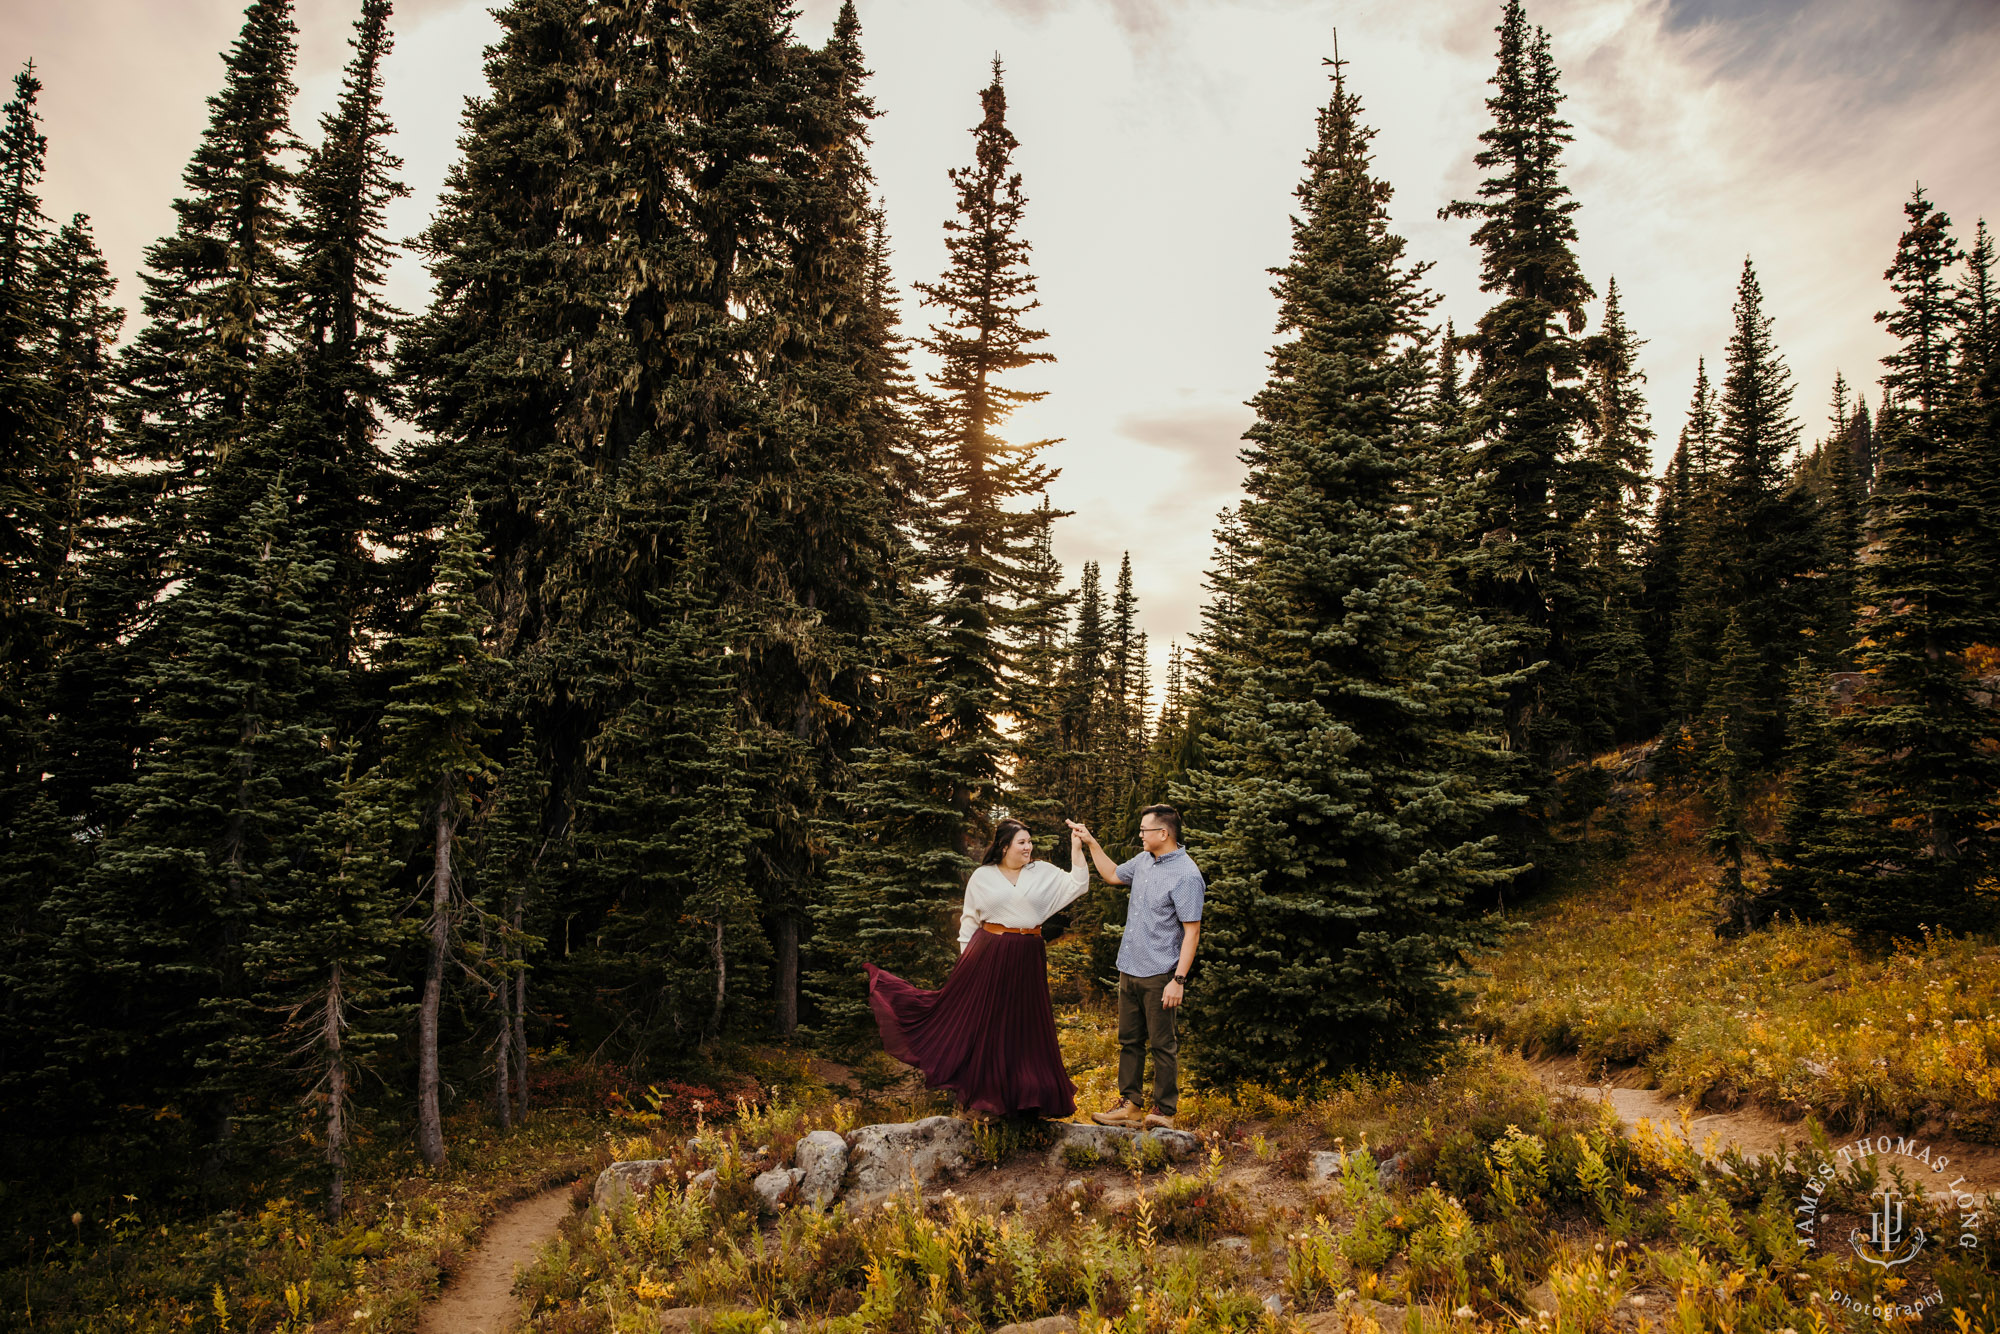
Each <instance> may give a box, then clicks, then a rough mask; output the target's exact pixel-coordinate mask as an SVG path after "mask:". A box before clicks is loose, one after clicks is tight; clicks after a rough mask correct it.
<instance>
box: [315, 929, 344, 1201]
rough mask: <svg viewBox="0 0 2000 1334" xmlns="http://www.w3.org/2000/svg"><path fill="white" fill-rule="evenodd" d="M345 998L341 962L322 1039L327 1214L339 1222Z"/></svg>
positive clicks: (336, 969) (330, 989)
mask: <svg viewBox="0 0 2000 1334" xmlns="http://www.w3.org/2000/svg"><path fill="white" fill-rule="evenodd" d="M346 1005H347V1002H346V998H345V997H344V996H343V995H342V994H341V987H340V965H339V964H335V965H334V966H333V976H332V977H331V978H330V979H329V981H328V983H327V988H326V1019H325V1025H324V1027H323V1029H322V1030H321V1032H322V1041H324V1043H325V1044H326V1161H327V1164H328V1165H329V1166H330V1167H331V1168H332V1169H333V1180H332V1181H331V1182H330V1183H329V1185H328V1187H327V1194H326V1217H327V1221H328V1222H332V1223H338V1222H339V1221H340V1215H341V1213H342V1211H343V1210H344V1209H345V1208H346V1205H347V1052H346V1051H345V1049H343V1048H342V1046H341V1040H340V1039H341V1030H342V1029H343V1028H345V1027H346V1026H347V1025H346V1019H347V1016H346V1015H345V1014H344V1013H343V1011H344V1010H345V1009H346Z"/></svg>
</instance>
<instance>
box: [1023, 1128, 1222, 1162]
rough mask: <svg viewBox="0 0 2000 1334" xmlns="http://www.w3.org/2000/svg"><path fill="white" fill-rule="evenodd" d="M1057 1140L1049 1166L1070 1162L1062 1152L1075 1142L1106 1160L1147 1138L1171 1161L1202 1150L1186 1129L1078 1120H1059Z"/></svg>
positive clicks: (1181, 1159) (1051, 1147) (1179, 1160)
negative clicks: (1141, 1127) (1143, 1129)
mask: <svg viewBox="0 0 2000 1334" xmlns="http://www.w3.org/2000/svg"><path fill="white" fill-rule="evenodd" d="M1052 1124H1053V1125H1054V1127H1055V1132H1056V1142H1055V1143H1054V1144H1052V1145H1050V1146H1049V1166H1051V1167H1063V1166H1066V1165H1067V1163H1068V1161H1069V1160H1068V1159H1067V1158H1066V1157H1065V1156H1064V1153H1063V1151H1064V1150H1065V1149H1067V1148H1069V1146H1070V1145H1072V1144H1074V1145H1077V1146H1079V1147H1081V1148H1085V1149H1089V1150H1091V1151H1092V1152H1094V1153H1096V1154H1097V1156H1098V1157H1099V1158H1100V1159H1102V1160H1103V1161H1105V1162H1107V1163H1115V1162H1117V1161H1118V1155H1119V1154H1120V1152H1122V1151H1123V1149H1124V1147H1125V1146H1126V1145H1127V1144H1130V1143H1133V1142H1135V1141H1143V1140H1147V1139H1152V1140H1155V1141H1157V1142H1158V1143H1159V1145H1160V1146H1161V1147H1162V1148H1164V1149H1165V1150H1166V1151H1167V1159H1168V1161H1169V1162H1176V1163H1180V1162H1186V1161H1187V1160H1188V1159H1190V1158H1192V1157H1194V1156H1195V1155H1196V1154H1198V1153H1200V1152H1201V1140H1200V1138H1199V1137H1198V1136H1195V1135H1191V1134H1189V1133H1188V1132H1187V1131H1185V1130H1165V1129H1156V1130H1148V1131H1146V1132H1144V1133H1143V1134H1141V1133H1140V1132H1139V1131H1136V1130H1133V1129H1130V1128H1129V1127H1126V1126H1100V1125H1088V1124H1083V1123H1080V1122H1076V1121H1056V1122H1053V1123H1052Z"/></svg>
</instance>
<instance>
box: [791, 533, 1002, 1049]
mask: <svg viewBox="0 0 2000 1334" xmlns="http://www.w3.org/2000/svg"><path fill="white" fill-rule="evenodd" d="M914 566H915V562H914V560H913V567H914ZM910 573H911V575H912V577H911V579H910V581H909V582H910V586H909V588H908V590H907V592H906V593H905V594H904V596H903V597H901V598H899V599H898V600H897V601H896V602H895V603H894V604H893V605H892V608H891V611H890V615H889V617H888V618H886V619H885V621H884V623H883V626H882V628H881V629H880V630H878V631H877V633H876V635H875V636H874V637H873V639H872V641H871V642H872V644H873V647H874V650H875V652H876V653H877V654H878V660H879V662H880V663H881V671H882V678H883V679H882V688H881V711H880V722H879V726H878V729H877V731H876V733H875V737H874V744H873V745H870V746H866V747H863V748H861V749H860V750H859V751H857V752H856V754H855V757H854V763H853V770H852V778H851V780H850V782H849V784H848V786H847V788H846V790H845V791H843V792H842V794H841V796H840V798H839V801H838V804H837V805H836V806H835V807H834V808H833V809H832V810H831V811H830V812H829V826H828V828H827V830H826V837H827V839H828V842H829V843H830V844H831V845H832V847H833V849H834V856H833V858H832V861H831V863H830V867H829V879H830V883H829V885H828V891H827V894H826V899H825V902H824V905H823V906H822V908H821V910H820V916H819V924H818V927H819V929H818V936H817V943H816V945H815V948H814V961H815V967H814V970H813V972H812V975H811V977H810V979H809V984H808V990H809V993H810V994H811V996H812V998H813V1000H814V1001H815V1003H816V1006H817V1009H818V1013H819V1023H818V1026H817V1029H816V1032H815V1037H816V1038H817V1039H818V1040H819V1041H821V1042H824V1043H826V1044H827V1045H828V1046H829V1047H830V1048H831V1049H832V1050H835V1051H843V1052H845V1051H854V1050H862V1049H865V1048H867V1047H868V1046H870V1045H872V1044H873V1043H874V1042H876V1041H877V1040H878V1039H877V1036H876V1032H875V1026H874V1015H873V1011H872V1010H871V1009H870V1008H869V1003H868V993H867V977H866V973H865V971H864V969H863V965H864V964H868V963H874V964H877V965H878V966H880V967H883V968H886V969H888V970H889V971H890V972H892V973H895V974H896V975H897V976H899V977H903V978H907V979H910V980H912V981H915V982H918V983H919V984H938V983H942V982H943V980H944V975H945V971H946V969H947V968H948V967H949V965H950V963H951V960H952V958H953V957H954V951H953V948H952V947H953V945H954V944H955V939H954V935H955V933H954V929H953V928H954V913H953V910H954V908H955V907H956V906H957V904H958V902H959V900H960V899H961V898H962V897H963V896H964V885H965V878H966V876H967V875H969V874H970V873H971V870H972V866H973V862H972V859H971V858H970V857H968V856H967V855H966V854H965V853H963V852H962V851H960V840H961V837H962V830H963V822H964V812H963V810H962V808H961V807H960V806H959V804H958V796H959V790H960V785H959V783H958V781H957V777H958V774H959V772H960V771H959V770H958V769H957V768H956V766H955V765H954V763H953V757H954V756H955V755H957V754H959V753H960V752H959V750H958V748H957V742H956V741H955V740H954V739H953V737H952V736H951V734H950V732H949V731H948V730H947V720H948V719H950V718H951V717H953V716H954V714H955V712H956V710H958V709H959V708H960V707H961V703H960V701H959V700H958V699H957V698H956V694H957V692H959V691H962V690H964V689H965V688H966V687H965V685H964V682H963V681H962V680H961V679H959V678H956V677H952V676H949V675H947V674H945V673H944V672H942V671H941V670H940V667H941V666H942V664H943V660H944V656H945V649H944V636H943V634H942V633H941V631H940V629H939V626H938V622H937V617H936V614H935V611H934V609H933V607H932V606H931V604H930V595H929V594H928V593H926V592H925V590H924V589H923V587H922V585H921V582H920V581H919V580H918V579H916V578H915V577H914V575H915V573H916V569H915V568H913V569H912V570H911V571H910Z"/></svg>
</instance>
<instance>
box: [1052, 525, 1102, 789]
mask: <svg viewBox="0 0 2000 1334" xmlns="http://www.w3.org/2000/svg"><path fill="white" fill-rule="evenodd" d="M1067 648H1068V650H1069V651H1068V656H1067V660H1066V661H1065V662H1064V664H1063V676H1062V730H1061V754H1062V763H1063V770H1062V779H1061V783H1060V785H1059V787H1058V789H1057V790H1058V792H1059V793H1060V801H1061V803H1062V805H1063V807H1064V808H1065V809H1064V814H1065V816H1066V818H1069V819H1074V820H1081V821H1083V822H1084V823H1086V824H1088V823H1090V822H1092V821H1097V822H1099V823H1101V822H1102V818H1103V815H1104V809H1103V808H1104V806H1105V800H1104V798H1105V795H1106V788H1105V779H1106V777H1107V775H1105V774H1104V773H1103V772H1102V771H1101V770H1100V769H1099V768H1098V767H1097V761H1098V759H1099V757H1100V752H1101V749H1102V738H1103V736H1104V734H1105V732H1106V731H1107V724H1106V718H1105V713H1106V708H1105V705H1106V700H1105V690H1104V685H1105V675H1104V657H1105V637H1104V581H1103V577H1102V575H1101V574H1100V572H1099V570H1098V565H1097V562H1096V561H1094V560H1093V561H1086V562H1085V563H1084V566H1083V577H1082V579H1081V580H1080V581H1079V582H1078V585H1077V603H1076V623H1075V624H1074V625H1073V626H1071V627H1070V634H1069V643H1068V645H1067Z"/></svg>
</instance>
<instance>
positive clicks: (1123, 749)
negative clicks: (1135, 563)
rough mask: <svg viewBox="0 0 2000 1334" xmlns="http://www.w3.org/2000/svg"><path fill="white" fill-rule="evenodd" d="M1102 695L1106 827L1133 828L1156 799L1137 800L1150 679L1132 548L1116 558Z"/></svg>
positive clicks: (1143, 769) (1102, 761) (1143, 757)
mask: <svg viewBox="0 0 2000 1334" xmlns="http://www.w3.org/2000/svg"><path fill="white" fill-rule="evenodd" d="M1104 665H1105V671H1106V681H1105V697H1106V699H1107V701H1108V702H1109V704H1110V708H1109V710H1108V712H1109V714H1110V718H1109V719H1108V721H1109V724H1110V725H1109V727H1108V728H1107V729H1106V731H1105V734H1104V738H1103V740H1104V744H1103V746H1102V747H1101V750H1100V756H1101V758H1100V760H1099V763H1100V764H1102V765H1103V767H1104V772H1105V773H1106V774H1108V775H1109V776H1110V778H1111V781H1112V783H1113V784H1114V785H1115V786H1114V787H1113V790H1112V792H1111V793H1110V798H1111V800H1110V809H1109V810H1107V811H1106V812H1105V813H1104V817H1102V818H1107V819H1108V820H1109V824H1108V826H1107V827H1109V828H1112V829H1116V830H1124V829H1136V828H1137V827H1138V824H1139V810H1140V808H1141V807H1143V806H1146V805H1148V804H1150V803H1151V802H1152V801H1153V800H1154V799H1153V798H1151V797H1147V798H1145V799H1144V800H1141V799H1140V792H1139V784H1140V779H1141V778H1142V776H1143V775H1144V772H1145V763H1146V741H1147V737H1146V721H1147V720H1146V708H1147V705H1148V703H1150V700H1151V696H1152V683H1151V681H1150V679H1149V675H1148V669H1147V664H1146V632H1145V631H1144V630H1141V629H1140V628H1139V599H1138V596H1137V595H1136V594H1134V593H1133V591H1132V553H1131V552H1129V551H1128V552H1126V553H1125V554H1124V555H1123V556H1122V557H1121V558H1120V560H1119V563H1118V583H1117V586H1116V587H1115V589H1114V590H1113V592H1112V597H1111V624H1110V627H1109V634H1108V637H1107V639H1106V644H1105V664H1104Z"/></svg>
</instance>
